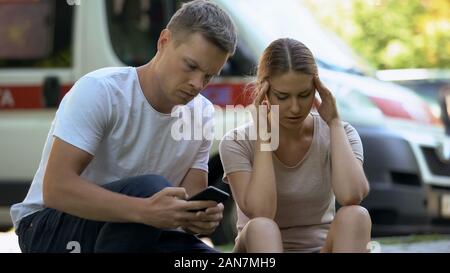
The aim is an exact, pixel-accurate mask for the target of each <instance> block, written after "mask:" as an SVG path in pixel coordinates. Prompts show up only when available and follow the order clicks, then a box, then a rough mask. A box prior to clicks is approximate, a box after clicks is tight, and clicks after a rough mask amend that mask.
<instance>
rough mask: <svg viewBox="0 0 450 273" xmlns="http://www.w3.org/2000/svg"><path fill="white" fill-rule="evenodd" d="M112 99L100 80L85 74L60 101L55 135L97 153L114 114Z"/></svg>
mask: <svg viewBox="0 0 450 273" xmlns="http://www.w3.org/2000/svg"><path fill="white" fill-rule="evenodd" d="M109 102H110V98H109V96H108V92H107V90H106V86H104V85H103V84H102V82H100V80H99V79H96V78H92V77H86V76H85V77H82V78H81V79H80V80H78V81H77V82H76V83H75V85H74V86H73V87H72V89H71V90H70V92H69V93H68V94H67V95H66V96H65V97H64V99H63V101H62V102H61V105H60V108H59V109H58V111H57V113H56V123H55V130H54V132H53V135H54V136H56V137H58V138H60V139H62V140H64V141H65V142H67V143H70V144H71V145H74V146H76V147H78V148H80V149H82V150H84V151H86V152H88V153H89V154H91V155H95V152H96V150H97V147H98V145H99V143H100V142H101V141H102V138H103V134H104V132H105V130H106V128H107V124H108V117H109V116H110V115H111V105H110V104H109Z"/></svg>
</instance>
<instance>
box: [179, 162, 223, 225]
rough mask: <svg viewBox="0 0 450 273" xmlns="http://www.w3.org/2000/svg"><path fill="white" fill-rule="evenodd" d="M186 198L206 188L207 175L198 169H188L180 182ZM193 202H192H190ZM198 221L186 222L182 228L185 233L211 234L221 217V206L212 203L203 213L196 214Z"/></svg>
mask: <svg viewBox="0 0 450 273" xmlns="http://www.w3.org/2000/svg"><path fill="white" fill-rule="evenodd" d="M181 186H182V187H184V188H185V189H186V192H187V193H188V196H193V195H195V194H196V193H199V192H201V191H202V190H204V189H205V188H206V187H207V186H208V173H207V172H206V171H204V170H200V169H193V168H191V169H189V171H188V173H187V174H186V176H185V177H184V178H183V181H182V182H181ZM191 202H193V201H191ZM197 216H198V217H199V219H198V220H195V221H187V222H186V223H185V224H184V225H183V226H182V227H183V229H184V230H186V231H187V232H191V233H195V234H211V233H212V232H214V230H215V229H216V228H217V226H218V225H219V224H220V221H221V220H222V217H223V204H217V203H216V202H212V205H211V206H210V207H208V208H207V209H206V210H205V211H204V212H202V211H199V212H197Z"/></svg>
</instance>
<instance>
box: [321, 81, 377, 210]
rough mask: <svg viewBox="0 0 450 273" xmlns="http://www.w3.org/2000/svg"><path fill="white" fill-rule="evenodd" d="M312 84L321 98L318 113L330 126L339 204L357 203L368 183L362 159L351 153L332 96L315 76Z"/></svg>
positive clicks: (334, 189)
mask: <svg viewBox="0 0 450 273" xmlns="http://www.w3.org/2000/svg"><path fill="white" fill-rule="evenodd" d="M314 85H315V86H316V89H317V91H318V92H319V95H320V97H321V99H322V103H321V104H320V106H319V108H318V112H319V114H320V116H321V117H322V119H323V120H325V122H327V124H328V126H329V128H330V137H331V184H332V187H333V191H334V194H335V195H336V199H337V201H338V203H339V204H340V205H342V206H348V205H357V204H359V203H361V201H362V200H363V199H364V197H366V196H367V194H368V193H369V182H368V181H367V178H366V176H365V174H364V169H363V167H362V162H361V161H359V160H358V159H357V158H356V157H355V155H354V154H353V151H352V148H351V146H350V143H349V141H348V138H347V134H346V132H345V130H344V127H343V126H342V123H341V120H340V118H339V115H338V112H337V108H336V101H335V98H334V97H333V95H332V94H331V92H330V90H328V88H326V87H325V86H324V85H323V84H322V82H321V81H320V79H319V77H318V76H315V77H314Z"/></svg>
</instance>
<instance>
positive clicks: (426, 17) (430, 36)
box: [306, 0, 450, 69]
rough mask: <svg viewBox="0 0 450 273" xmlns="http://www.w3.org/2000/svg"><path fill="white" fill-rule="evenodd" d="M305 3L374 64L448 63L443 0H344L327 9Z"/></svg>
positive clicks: (448, 27)
mask: <svg viewBox="0 0 450 273" xmlns="http://www.w3.org/2000/svg"><path fill="white" fill-rule="evenodd" d="M306 2H307V4H308V5H309V7H310V8H311V9H312V10H313V11H315V13H316V15H318V17H319V20H320V21H321V22H322V23H323V24H324V25H326V26H327V27H329V28H331V30H333V31H335V32H337V33H338V34H339V35H340V36H341V37H342V38H343V39H344V40H345V41H346V42H348V43H349V44H350V45H351V46H352V47H353V48H354V49H355V51H356V52H358V53H359V54H361V55H362V56H363V57H364V58H365V59H367V60H368V61H369V62H370V63H371V64H372V65H373V66H375V67H376V68H377V69H392V68H414V67H440V68H450V1H448V0H346V1H334V2H333V5H329V7H328V8H326V9H323V7H322V6H323V5H324V4H325V2H324V1H313V0H307V1H306ZM330 6H331V8H330Z"/></svg>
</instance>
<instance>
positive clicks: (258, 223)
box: [245, 217, 280, 236]
mask: <svg viewBox="0 0 450 273" xmlns="http://www.w3.org/2000/svg"><path fill="white" fill-rule="evenodd" d="M245 229H246V233H247V236H248V235H251V236H253V235H256V236H258V235H260V236H267V235H271V234H276V235H278V234H280V228H279V227H278V224H277V223H276V222H275V221H274V220H272V219H269V218H266V217H257V218H253V219H251V220H249V221H248V223H247V224H246V226H245Z"/></svg>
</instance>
